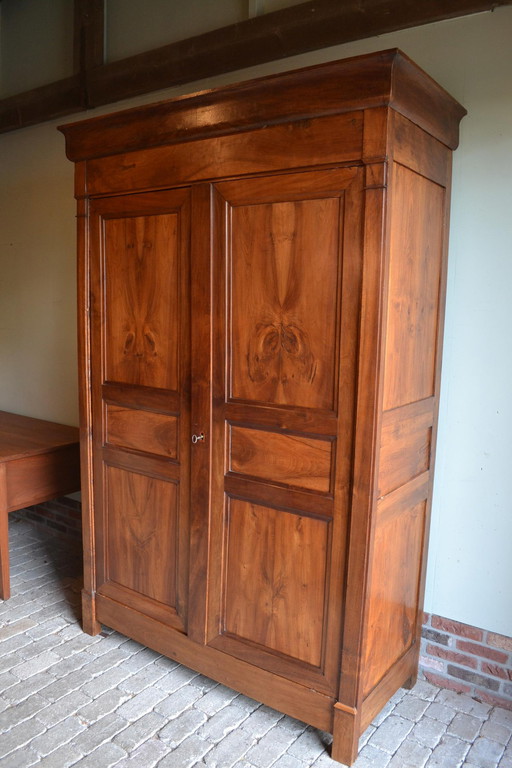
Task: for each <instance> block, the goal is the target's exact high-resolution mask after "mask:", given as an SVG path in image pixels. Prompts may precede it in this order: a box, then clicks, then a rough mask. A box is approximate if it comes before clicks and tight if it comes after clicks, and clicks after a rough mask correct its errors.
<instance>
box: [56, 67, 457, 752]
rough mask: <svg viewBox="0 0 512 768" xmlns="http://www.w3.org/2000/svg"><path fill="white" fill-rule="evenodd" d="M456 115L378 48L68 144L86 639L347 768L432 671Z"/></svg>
mask: <svg viewBox="0 0 512 768" xmlns="http://www.w3.org/2000/svg"><path fill="white" fill-rule="evenodd" d="M347 73H353V74H354V77H353V78H352V79H351V78H350V77H348V75H347ZM391 86H392V92H391V91H390V88H391ZM383 94H387V95H386V96H385V97H383ZM462 113H463V110H462V108H461V107H460V106H459V105H456V104H455V103H454V102H453V100H451V99H450V97H448V96H447V94H445V92H444V91H442V89H440V88H439V86H437V85H435V84H433V83H432V81H431V80H430V78H427V77H426V76H425V74H424V73H422V72H421V71H420V70H418V69H417V68H415V66H414V65H413V64H412V62H410V61H409V60H408V59H407V58H406V57H403V56H402V55H400V54H397V53H396V52H384V53H383V54H375V55H372V56H369V57H363V58H362V59H354V60H350V61H349V62H348V63H346V62H345V63H332V64H330V65H322V66H320V67H315V68H312V69H310V70H303V71H300V72H299V73H291V74H286V75H282V76H276V77H271V78H264V79H263V80H260V81H255V82H254V83H248V84H245V85H243V86H240V87H238V86H232V87H229V88H226V89H222V90H220V91H216V92H208V93H205V94H199V95H198V96H194V97H186V98H184V99H178V100H177V101H174V102H169V103H166V104H162V105H156V106H154V107H142V108H137V109H135V110H132V111H130V112H125V113H122V114H121V115H114V116H109V117H104V118H98V119H93V120H91V121H87V122H86V123H84V124H78V125H76V126H68V127H66V128H65V129H64V132H65V133H66V137H67V145H68V152H69V154H70V156H71V157H72V158H74V159H76V160H78V162H77V172H76V192H77V197H78V201H79V209H80V210H83V211H86V210H88V211H89V212H88V215H87V216H83V217H81V218H80V219H79V259H80V285H81V291H82V296H81V307H82V309H81V312H82V319H81V342H80V343H81V350H82V367H81V388H82V394H81V412H82V419H83V424H84V430H83V433H84V441H83V442H84V451H83V456H84V466H85V468H86V472H87V478H88V482H87V491H86V494H85V496H86V498H87V509H88V512H87V514H86V520H85V525H84V531H85V536H86V542H87V544H86V547H87V553H86V559H85V564H86V568H85V587H84V592H83V602H84V627H85V628H86V629H87V631H89V632H91V633H94V632H98V631H99V628H100V622H104V623H106V624H107V625H110V626H112V627H114V628H116V629H118V630H119V631H122V632H126V633H128V634H130V635H131V636H132V637H134V638H136V639H137V640H139V641H140V642H143V643H146V644H148V645H149V646H151V647H153V648H156V649H157V650H160V651H161V652H163V653H165V654H167V655H169V656H171V657H172V658H176V659H178V660H180V661H181V662H183V663H185V664H189V665H190V666H192V667H194V668H196V669H198V670H200V671H202V672H203V673H205V674H211V675H213V676H214V677H215V678H216V679H218V680H220V681H222V682H224V683H225V684H227V685H231V686H232V687H235V688H237V689H238V690H241V691H243V692H245V693H247V694H248V695H250V696H253V697H255V698H257V699H259V700H261V701H264V702H266V703H268V704H269V705H271V706H274V707H277V708H280V709H282V710H283V711H285V712H288V713H289V714H291V715H293V716H294V717H298V718H300V719H303V720H305V721H306V722H309V723H311V724H313V725H316V726H318V727H322V728H325V729H327V730H330V731H332V732H333V734H334V743H333V750H332V754H333V757H335V759H337V760H341V761H343V762H345V763H351V762H352V761H353V760H354V759H355V757H356V755H357V744H358V738H359V736H360V734H361V733H362V731H363V730H364V728H365V727H366V726H367V725H368V723H369V722H370V720H371V719H372V718H373V717H375V715H376V714H377V712H378V710H379V708H381V707H382V706H383V705H384V703H385V702H386V700H387V699H388V698H389V697H390V696H391V695H392V694H393V693H394V692H395V690H396V688H397V687H398V686H400V685H403V684H410V683H411V682H412V681H413V680H414V677H415V674H416V669H417V660H418V652H419V626H420V624H419V622H420V618H421V611H422V596H423V589H424V577H425V563H426V546H427V540H428V521H429V514H430V499H431V488H432V471H433V451H434V447H435V431H436V419H437V403H438V396H439V371H440V359H441V341H440V339H441V332H442V320H443V302H444V285H445V275H446V233H447V220H448V201H449V188H450V168H451V151H450V148H449V147H450V146H452V147H453V146H455V145H456V143H457V124H458V120H459V118H460V116H461V115H462ZM240 129H243V130H240Z"/></svg>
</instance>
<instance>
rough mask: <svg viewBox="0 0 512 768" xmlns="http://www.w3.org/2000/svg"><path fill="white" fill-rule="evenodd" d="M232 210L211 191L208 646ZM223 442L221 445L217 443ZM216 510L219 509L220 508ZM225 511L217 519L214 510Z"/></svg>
mask: <svg viewBox="0 0 512 768" xmlns="http://www.w3.org/2000/svg"><path fill="white" fill-rule="evenodd" d="M230 213H231V209H230V205H229V203H228V202H227V201H226V200H225V199H224V197H223V196H222V194H221V192H220V191H219V189H218V187H217V186H216V185H212V217H211V226H212V228H213V232H212V261H211V263H212V273H211V290H212V312H211V322H212V364H213V363H214V361H216V362H217V364H216V365H212V377H211V397H212V422H211V430H212V445H213V444H214V443H215V444H217V445H222V449H218V450H216V451H213V450H212V464H211V472H212V475H211V500H212V503H211V506H210V531H209V542H208V545H209V546H208V569H209V574H210V580H209V584H208V591H207V592H205V598H204V599H205V603H206V611H207V624H206V637H205V642H206V643H210V642H211V641H212V640H214V638H215V637H217V635H219V634H221V633H222V630H223V627H222V626H221V622H222V615H223V611H222V607H223V600H224V586H223V584H224V579H223V574H224V569H225V567H226V538H225V537H226V532H227V529H228V526H227V525H226V514H227V504H228V503H229V502H228V500H227V498H226V496H225V490H224V474H225V469H226V423H225V404H226V400H227V398H228V397H229V394H230V391H231V381H230V379H228V367H229V365H230V350H231V340H230V339H229V338H228V332H229V331H230V328H231V323H230V320H229V319H228V295H227V291H228V281H227V275H229V279H231V243H230V242H228V236H229V235H230V232H231V228H230V227H228V217H229V216H230ZM217 441H218V442H217ZM216 504H217V505H219V506H218V507H216ZM217 508H218V509H220V510H221V512H220V513H219V514H215V509H217ZM215 552H221V553H222V558H221V562H220V564H218V566H217V567H218V570H217V578H215V577H214V578H213V579H212V578H211V574H212V573H213V569H212V568H211V565H212V563H213V562H214V561H215V554H214V553H215Z"/></svg>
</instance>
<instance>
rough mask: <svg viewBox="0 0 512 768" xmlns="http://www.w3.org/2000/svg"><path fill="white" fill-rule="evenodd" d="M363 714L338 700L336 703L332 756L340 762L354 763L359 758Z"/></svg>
mask: <svg viewBox="0 0 512 768" xmlns="http://www.w3.org/2000/svg"><path fill="white" fill-rule="evenodd" d="M360 726H361V715H360V713H359V712H358V711H357V710H356V709H353V708H352V707H346V706H344V705H343V704H340V703H339V702H337V703H336V704H335V705H334V727H333V733H332V735H333V742H332V751H331V757H332V759H333V760H337V761H338V762H339V763H344V764H345V765H352V763H353V762H354V760H355V759H356V758H357V752H358V745H359V733H360Z"/></svg>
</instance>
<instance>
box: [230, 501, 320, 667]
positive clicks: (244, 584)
mask: <svg viewBox="0 0 512 768" xmlns="http://www.w3.org/2000/svg"><path fill="white" fill-rule="evenodd" d="M329 536H330V525H329V522H328V521H326V520H320V519H315V518H312V517H306V516H304V515H300V514H298V513H296V512H289V511H284V510H277V509H272V508H269V507H264V506H262V505H260V504H254V503H251V502H249V501H242V500H240V499H230V502H229V509H228V520H227V545H226V586H225V590H226V593H225V601H226V607H225V628H224V631H225V632H226V634H228V635H231V636H232V637H238V638H240V639H242V640H247V641H249V642H252V643H255V644H256V645H259V646H260V647H262V648H267V649H271V650H272V651H276V652H277V653H281V654H285V655H287V656H291V657H292V658H295V659H297V660H299V661H302V662H304V663H306V664H309V665H311V666H312V667H314V668H319V667H320V665H321V663H322V645H323V625H324V620H325V618H324V610H325V599H326V585H327V573H326V567H327V551H328V547H329ZM299 605H300V606H301V610H300V612H297V606H299Z"/></svg>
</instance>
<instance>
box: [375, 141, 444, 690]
mask: <svg viewBox="0 0 512 768" xmlns="http://www.w3.org/2000/svg"><path fill="white" fill-rule="evenodd" d="M415 130H416V131H418V129H415ZM411 131H413V129H412V128H411ZM413 138H416V139H419V138H421V139H423V144H422V143H421V141H419V143H418V153H417V156H416V157H415V165H414V168H409V167H406V166H405V165H403V164H402V162H407V161H408V159H409V158H410V156H411V154H412V149H411V147H409V151H408V152H406V151H405V149H404V146H405V144H404V142H401V141H400V135H399V136H398V138H397V144H396V148H395V156H394V162H393V164H392V168H391V174H390V197H389V206H390V207H389V213H388V232H389V262H388V265H389V266H388V277H387V293H386V294H385V295H386V299H385V313H384V318H385V321H384V338H383V361H384V367H383V391H382V398H383V399H382V419H381V427H380V436H379V439H378V446H379V454H378V455H379V464H378V492H377V502H376V508H375V513H374V521H373V532H372V540H371V545H370V546H371V551H370V568H369V580H368V587H367V604H366V613H365V627H366V628H365V642H364V650H363V662H362V669H363V678H362V687H363V698H366V697H367V696H368V695H369V694H370V692H372V691H374V690H376V686H378V685H379V683H380V684H381V686H382V685H384V687H386V686H388V682H386V681H387V680H388V678H387V676H388V674H391V670H392V669H395V668H398V667H397V666H396V665H398V664H399V663H402V662H401V660H404V659H405V658H406V657H407V659H408V661H407V664H405V666H404V669H403V670H402V673H401V674H403V675H405V676H406V677H410V676H411V675H414V672H415V670H414V660H415V658H417V650H416V649H417V648H418V615H419V611H420V610H421V602H422V591H423V577H424V567H425V552H426V544H425V537H426V533H425V532H426V530H427V528H428V517H429V504H430V489H431V481H432V477H431V472H432V453H433V448H434V445H433V443H434V440H433V431H434V426H435V417H436V409H437V396H438V383H439V352H440V331H441V324H442V317H443V308H442V306H441V305H442V302H443V300H444V299H443V292H444V290H443V289H444V272H445V268H444V253H445V251H444V247H445V239H444V237H445V225H446V188H445V186H444V184H447V183H448V182H449V178H448V177H447V173H446V168H447V166H448V161H447V160H446V158H445V157H444V155H442V153H441V155H442V156H441V159H443V160H444V163H442V162H441V161H439V162H437V160H436V162H435V163H434V165H435V169H434V170H435V171H436V173H435V174H432V175H435V177H436V180H435V181H434V180H432V179H429V178H427V175H428V174H430V173H431V171H432V164H433V160H432V158H430V161H429V160H428V157H429V156H428V153H427V149H428V147H429V146H430V145H431V144H432V143H435V142H433V140H432V139H431V137H424V136H423V134H422V135H421V136H416V135H414V136H412V137H411V136H409V139H410V140H411V141H412V139H413ZM434 148H435V147H434ZM445 152H447V151H446V150H445ZM438 155H439V152H438ZM436 157H437V155H434V159H435V158H436ZM438 159H439V158H438ZM397 160H399V161H400V162H398V161H397ZM391 677H392V675H391ZM391 677H390V678H389V679H390V680H391ZM406 677H404V678H403V680H405V679H406ZM403 680H402V681H403ZM395 685H396V681H395ZM388 688H389V690H388V695H390V694H391V693H392V692H393V690H394V689H393V690H392V689H391V684H390V683H389V686H388Z"/></svg>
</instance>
